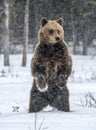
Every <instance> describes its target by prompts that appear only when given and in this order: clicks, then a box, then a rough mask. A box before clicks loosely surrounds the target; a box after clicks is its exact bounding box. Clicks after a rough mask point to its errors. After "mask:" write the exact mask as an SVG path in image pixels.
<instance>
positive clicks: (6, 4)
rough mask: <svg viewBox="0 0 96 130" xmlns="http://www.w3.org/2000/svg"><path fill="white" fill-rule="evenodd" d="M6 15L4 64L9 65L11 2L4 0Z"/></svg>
mask: <svg viewBox="0 0 96 130" xmlns="http://www.w3.org/2000/svg"><path fill="white" fill-rule="evenodd" d="M4 7H5V17H4V35H3V44H4V66H9V2H8V1H7V0H4Z"/></svg>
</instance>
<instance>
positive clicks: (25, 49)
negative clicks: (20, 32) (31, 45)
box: [22, 0, 30, 66]
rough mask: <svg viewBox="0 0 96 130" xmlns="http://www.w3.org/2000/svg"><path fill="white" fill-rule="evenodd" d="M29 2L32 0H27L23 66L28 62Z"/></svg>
mask: <svg viewBox="0 0 96 130" xmlns="http://www.w3.org/2000/svg"><path fill="white" fill-rule="evenodd" d="M29 3H30V0H26V4H25V20H24V44H23V59H22V66H26V64H27V48H28V36H29Z"/></svg>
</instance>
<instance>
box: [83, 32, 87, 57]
mask: <svg viewBox="0 0 96 130" xmlns="http://www.w3.org/2000/svg"><path fill="white" fill-rule="evenodd" d="M87 45H88V35H87V33H86V32H85V33H84V36H83V55H87Z"/></svg>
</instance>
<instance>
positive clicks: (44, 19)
mask: <svg viewBox="0 0 96 130" xmlns="http://www.w3.org/2000/svg"><path fill="white" fill-rule="evenodd" d="M47 22H48V20H47V18H45V17H42V18H41V24H42V27H43V26H44V25H45V24H46V23H47Z"/></svg>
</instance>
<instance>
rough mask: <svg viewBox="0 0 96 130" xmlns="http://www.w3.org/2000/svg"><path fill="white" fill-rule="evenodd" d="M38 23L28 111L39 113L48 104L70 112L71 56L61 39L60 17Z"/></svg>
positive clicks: (62, 36)
mask: <svg viewBox="0 0 96 130" xmlns="http://www.w3.org/2000/svg"><path fill="white" fill-rule="evenodd" d="M41 24H42V27H41V28H40V30H39V35H38V37H39V41H38V44H37V46H36V48H35V51H34V54H33V57H32V62H31V71H32V76H33V85H32V89H31V92H30V104H29V112H39V111H40V110H42V109H43V108H44V107H46V106H47V105H50V106H52V107H55V108H56V109H58V110H60V111H70V105H69V91H68V88H67V80H68V77H69V76H70V74H71V70H72V59H71V54H70V52H69V49H68V46H67V44H66V43H65V41H64V30H63V26H62V25H63V19H62V18H60V19H58V20H47V19H46V18H42V19H41Z"/></svg>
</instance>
